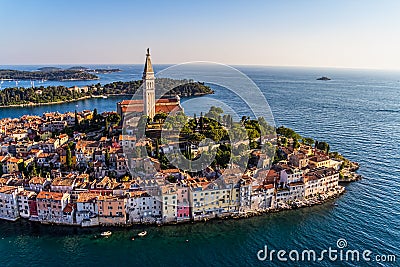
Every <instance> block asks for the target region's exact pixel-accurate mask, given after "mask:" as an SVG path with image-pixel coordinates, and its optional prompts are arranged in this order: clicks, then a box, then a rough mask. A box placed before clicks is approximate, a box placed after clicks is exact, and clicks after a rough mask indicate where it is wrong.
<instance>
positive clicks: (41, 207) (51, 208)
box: [0, 107, 358, 227]
mask: <svg viewBox="0 0 400 267" xmlns="http://www.w3.org/2000/svg"><path fill="white" fill-rule="evenodd" d="M213 114H214V115H216V116H217V117H218V116H221V117H222V118H223V120H222V121H220V122H217V120H215V119H213V118H212V116H213ZM166 117H167V114H163V113H159V114H156V115H155V117H154V119H149V118H146V117H144V120H143V122H144V123H145V125H146V129H147V130H146V136H140V135H139V134H132V132H131V131H130V130H129V128H126V129H125V128H121V126H120V125H121V121H120V120H121V117H120V116H119V115H118V114H117V113H116V112H104V113H102V114H98V113H97V111H96V109H95V110H93V111H89V110H87V111H82V112H67V113H64V114H59V113H44V114H43V115H42V116H29V115H25V116H23V117H21V118H19V119H2V120H0V125H1V132H0V135H1V142H0V144H1V146H2V147H3V149H2V154H1V156H0V175H1V178H0V200H1V201H2V202H3V203H5V202H9V203H12V204H11V205H4V206H2V207H0V219H5V220H11V221H15V220H17V219H19V218H24V219H27V220H31V221H37V222H40V223H43V224H62V225H75V226H82V227H87V226H98V225H100V226H101V225H103V226H104V225H108V226H110V225H114V226H116V225H118V226H129V225H132V224H137V223H157V224H167V223H180V222H190V221H203V220H208V219H212V218H226V217H231V218H241V217H248V216H253V215H260V214H263V213H268V212H276V211H279V210H286V209H294V208H300V207H305V206H311V205H315V204H321V203H324V202H325V201H327V200H328V199H332V198H336V197H338V196H339V195H340V194H342V193H343V192H344V190H345V189H344V187H342V186H341V185H339V183H340V182H341V181H345V177H344V175H345V174H346V173H354V171H355V170H356V169H357V168H358V164H356V163H353V162H351V161H349V160H348V159H345V158H344V157H343V156H341V155H340V154H339V153H332V152H330V151H329V145H328V144H327V143H325V142H318V141H314V140H313V139H311V138H303V137H301V136H300V135H298V134H297V133H296V132H295V131H293V130H291V129H288V128H285V127H278V128H276V129H275V128H273V127H271V126H269V125H268V124H266V123H265V121H264V120H263V119H259V120H258V121H257V120H251V119H248V118H243V120H242V121H241V122H232V120H231V118H230V117H229V116H224V115H223V113H222V112H221V110H220V109H218V108H215V107H212V108H211V109H210V111H209V112H208V114H204V116H203V115H201V116H200V117H198V118H196V117H187V116H185V115H184V114H183V113H177V114H175V115H170V119H169V122H168V121H167V120H166ZM171 119H172V122H173V124H174V125H177V124H179V123H184V124H185V126H184V129H186V130H185V131H184V132H182V135H181V138H180V143H168V142H166V141H165V140H164V141H163V140H160V139H159V138H157V137H155V136H154V135H153V134H154V131H157V129H158V130H162V129H163V128H165V127H166V128H169V127H170V126H169V125H168V123H171ZM241 127H244V128H245V129H246V130H245V132H241V133H240V130H239V129H240V128H241ZM124 129H125V130H124ZM127 131H128V132H130V134H129V133H128V132H127ZM228 131H233V132H236V133H237V134H239V135H241V136H242V134H245V136H247V137H245V139H246V140H247V141H248V146H247V145H245V144H244V143H243V142H241V143H237V142H236V141H235V139H232V140H231V139H229V137H228V135H227V132H228ZM275 131H276V133H277V135H275V134H274V132H275ZM246 133H247V134H246ZM204 138H212V139H213V140H214V142H215V145H213V146H210V145H204V144H202V140H204ZM129 148H133V149H131V150H129ZM182 148H184V155H185V157H187V159H196V158H198V157H200V156H202V155H203V156H205V157H207V156H210V155H212V154H215V155H216V156H215V159H214V160H213V161H212V162H211V164H210V166H208V167H207V168H206V169H204V170H200V171H192V172H188V171H186V170H182V169H179V168H176V167H174V165H173V164H171V163H170V162H169V160H168V158H169V156H170V155H171V153H175V152H176V151H177V150H180V149H182ZM174 151H175V152H174ZM232 151H235V155H242V156H243V157H239V161H231V160H230V158H231V156H232V155H231V153H232ZM271 152H276V153H272V154H271ZM246 154H247V155H249V157H248V161H247V162H245V169H240V168H239V167H237V166H239V165H240V158H246V157H244V155H246ZM271 155H272V157H271ZM242 163H243V162H242ZM270 164H272V165H271V166H270ZM269 166H270V167H269ZM353 175H354V174H353ZM149 184H151V185H152V186H151V190H150V187H149Z"/></svg>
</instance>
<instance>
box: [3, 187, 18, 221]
mask: <svg viewBox="0 0 400 267" xmlns="http://www.w3.org/2000/svg"><path fill="white" fill-rule="evenodd" d="M21 190H22V187H21V188H18V187H16V186H3V187H0V219H4V220H9V221H15V220H17V219H18V218H19V211H18V196H17V195H18V193H19V191H21Z"/></svg>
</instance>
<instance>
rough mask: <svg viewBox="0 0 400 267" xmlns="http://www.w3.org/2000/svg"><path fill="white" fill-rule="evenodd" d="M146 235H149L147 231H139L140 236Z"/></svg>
mask: <svg viewBox="0 0 400 267" xmlns="http://www.w3.org/2000/svg"><path fill="white" fill-rule="evenodd" d="M146 235H147V231H143V232H140V233H138V236H140V237H143V236H146Z"/></svg>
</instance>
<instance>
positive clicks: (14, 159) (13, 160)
mask: <svg viewBox="0 0 400 267" xmlns="http://www.w3.org/2000/svg"><path fill="white" fill-rule="evenodd" d="M21 160H22V159H17V158H14V157H12V158H9V159H8V160H7V161H8V162H12V163H19V162H20V161H21ZM22 161H23V160H22Z"/></svg>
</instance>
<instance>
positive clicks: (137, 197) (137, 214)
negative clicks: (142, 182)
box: [126, 190, 162, 223]
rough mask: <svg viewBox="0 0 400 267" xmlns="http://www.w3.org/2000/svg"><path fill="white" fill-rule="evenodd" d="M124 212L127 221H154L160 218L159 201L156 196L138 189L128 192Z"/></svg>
mask: <svg viewBox="0 0 400 267" xmlns="http://www.w3.org/2000/svg"><path fill="white" fill-rule="evenodd" d="M128 195H129V196H128V200H127V204H126V214H127V217H128V222H130V223H139V222H148V223H151V222H155V221H156V220H157V218H161V216H162V214H161V201H160V199H159V197H157V196H151V195H149V194H148V193H147V192H146V191H142V190H138V191H133V192H129V193H128Z"/></svg>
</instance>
